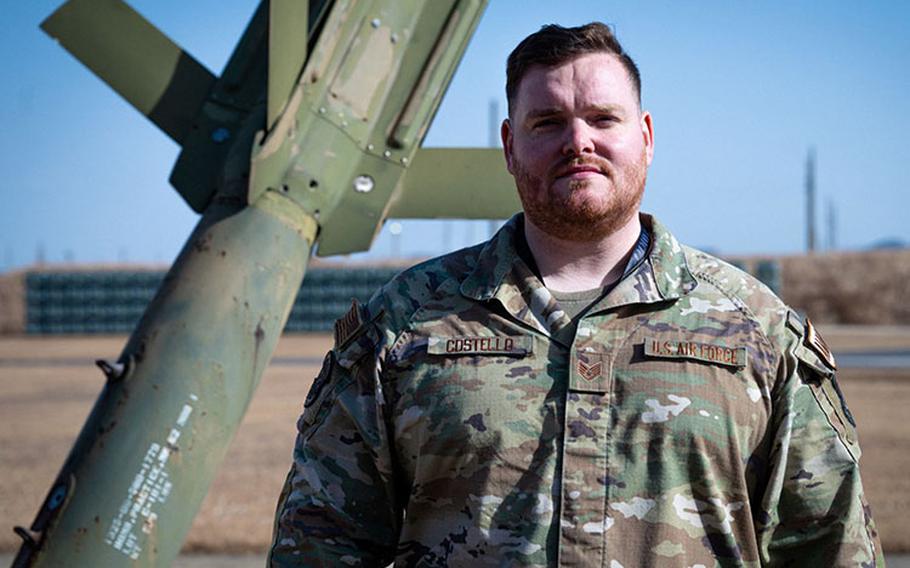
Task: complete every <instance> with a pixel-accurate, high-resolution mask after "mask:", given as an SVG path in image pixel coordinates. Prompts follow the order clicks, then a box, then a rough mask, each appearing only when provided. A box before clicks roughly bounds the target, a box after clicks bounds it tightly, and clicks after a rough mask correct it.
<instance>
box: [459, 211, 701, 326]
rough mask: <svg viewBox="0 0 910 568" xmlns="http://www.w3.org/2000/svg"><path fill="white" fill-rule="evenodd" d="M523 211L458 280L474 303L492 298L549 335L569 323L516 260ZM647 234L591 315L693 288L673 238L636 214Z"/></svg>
mask: <svg viewBox="0 0 910 568" xmlns="http://www.w3.org/2000/svg"><path fill="white" fill-rule="evenodd" d="M523 215H524V214H523V213H518V214H516V215H515V216H513V217H512V218H511V219H509V221H508V222H507V223H506V224H505V225H503V227H502V228H501V229H500V230H499V231H498V232H497V233H496V234H495V235H494V236H493V238H492V239H490V240H489V241H488V242H487V243H486V245H485V246H484V247H483V249H482V250H481V252H480V255H479V257H478V259H477V264H476V265H475V267H474V269H473V270H472V271H471V272H470V273H469V274H468V276H467V278H465V280H464V281H463V282H462V285H461V293H462V294H463V295H464V296H465V297H467V298H471V299H474V300H478V301H489V300H491V299H494V298H495V299H496V300H498V301H499V302H500V303H501V304H502V305H503V306H504V307H505V308H506V310H508V312H509V313H510V314H511V315H512V316H513V317H515V318H516V319H518V320H520V321H522V322H524V323H525V324H527V325H529V326H531V327H532V328H535V329H537V330H539V331H540V332H542V333H544V334H547V335H549V334H551V333H553V332H555V331H557V330H559V329H560V328H562V327H563V326H565V325H567V324H568V323H569V318H568V317H567V316H566V314H565V312H563V311H562V309H560V307H559V304H558V303H557V302H556V300H555V299H554V298H553V295H552V294H551V293H550V291H549V290H548V289H547V288H546V286H544V285H543V283H542V282H541V281H540V279H539V278H537V276H536V275H535V274H534V273H533V272H532V271H531V269H530V268H528V266H527V265H526V264H525V263H524V261H522V260H521V257H520V256H519V255H518V252H517V250H518V249H517V239H518V238H524V237H523V235H520V234H519V231H523V230H524V217H523ZM641 221H642V224H643V225H644V226H645V227H647V228H648V229H649V230H650V231H651V249H650V251H649V252H648V256H647V259H646V260H645V262H642V263H641V264H640V265H639V266H638V268H636V269H635V270H634V271H633V272H632V273H631V274H628V275H627V276H626V277H625V278H624V279H623V280H622V281H621V282H620V283H619V284H618V285H617V286H616V287H615V288H614V289H613V290H611V291H610V293H609V294H607V295H606V296H605V297H604V298H603V299H601V300H600V301H599V302H598V303H597V305H595V306H593V307H592V309H591V312H594V311H601V310H606V309H610V308H615V307H618V306H624V305H629V304H650V303H654V302H661V301H664V300H674V299H676V298H680V297H682V296H684V295H686V294H688V293H689V292H691V291H692V290H694V289H695V286H696V281H695V277H694V276H693V275H692V273H691V272H690V271H689V268H688V266H687V264H686V257H685V253H684V252H683V249H682V246H681V245H680V244H679V242H678V241H677V240H676V238H675V237H673V235H672V234H671V233H670V232H669V231H668V230H667V229H666V227H664V226H663V225H662V224H661V223H660V222H658V221H657V220H656V219H654V217H652V216H651V215H647V214H641Z"/></svg>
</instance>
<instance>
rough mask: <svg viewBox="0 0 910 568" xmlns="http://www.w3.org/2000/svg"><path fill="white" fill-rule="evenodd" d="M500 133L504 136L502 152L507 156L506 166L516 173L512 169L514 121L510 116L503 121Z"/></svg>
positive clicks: (510, 171)
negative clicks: (510, 119)
mask: <svg viewBox="0 0 910 568" xmlns="http://www.w3.org/2000/svg"><path fill="white" fill-rule="evenodd" d="M499 135H500V137H502V153H503V154H504V155H505V157H506V168H507V169H508V170H509V173H511V174H514V173H515V172H514V171H513V170H512V123H511V122H509V119H508V118H507V119H505V120H503V121H502V126H500V127H499Z"/></svg>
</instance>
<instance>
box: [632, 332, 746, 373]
mask: <svg viewBox="0 0 910 568" xmlns="http://www.w3.org/2000/svg"><path fill="white" fill-rule="evenodd" d="M644 351H645V357H657V358H665V359H694V360H696V361H704V362H706V363H714V364H716V365H726V366H728V367H737V368H739V367H745V366H746V348H745V347H729V346H727V345H717V344H714V343H700V342H697V341H683V340H661V339H656V338H653V337H646V338H645V350H644Z"/></svg>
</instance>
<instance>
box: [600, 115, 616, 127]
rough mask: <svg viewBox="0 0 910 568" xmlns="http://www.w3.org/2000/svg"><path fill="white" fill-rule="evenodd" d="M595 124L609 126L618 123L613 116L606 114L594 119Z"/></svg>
mask: <svg viewBox="0 0 910 568" xmlns="http://www.w3.org/2000/svg"><path fill="white" fill-rule="evenodd" d="M594 122H595V123H597V124H603V125H609V124H613V123H614V122H617V118H616V117H615V116H613V115H611V114H604V115H600V116H596V117H594Z"/></svg>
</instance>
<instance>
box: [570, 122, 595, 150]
mask: <svg viewBox="0 0 910 568" xmlns="http://www.w3.org/2000/svg"><path fill="white" fill-rule="evenodd" d="M592 134H593V133H592V132H591V127H590V125H589V124H588V123H587V122H585V121H584V120H580V119H579V120H570V121H569V122H568V123H567V124H566V132H565V141H564V143H563V148H562V152H563V154H566V155H569V156H571V155H575V156H581V155H582V154H589V153H591V152H593V151H594V139H593V137H592Z"/></svg>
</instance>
